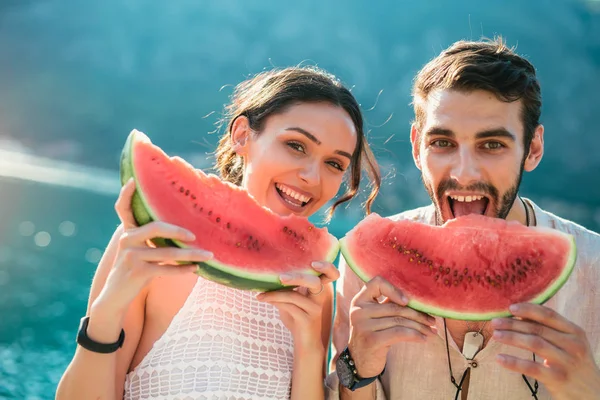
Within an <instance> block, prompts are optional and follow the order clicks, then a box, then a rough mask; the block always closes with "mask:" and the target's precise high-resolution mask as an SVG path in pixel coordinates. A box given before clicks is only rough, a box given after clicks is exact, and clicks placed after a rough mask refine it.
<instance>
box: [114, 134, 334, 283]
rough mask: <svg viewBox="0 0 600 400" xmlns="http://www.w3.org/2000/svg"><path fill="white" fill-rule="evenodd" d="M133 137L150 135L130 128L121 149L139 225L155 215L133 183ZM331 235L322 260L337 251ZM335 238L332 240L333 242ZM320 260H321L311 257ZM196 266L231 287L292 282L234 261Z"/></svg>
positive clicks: (124, 180)
mask: <svg viewBox="0 0 600 400" xmlns="http://www.w3.org/2000/svg"><path fill="white" fill-rule="evenodd" d="M135 141H148V142H150V139H149V138H148V137H147V136H146V135H145V134H143V133H142V132H139V131H137V130H133V131H132V132H131V133H130V134H129V136H128V138H127V141H126V142H125V146H124V148H123V151H122V153H121V160H120V164H121V184H122V185H125V183H127V181H129V179H131V178H133V179H134V181H135V182H136V191H135V192H134V194H133V197H132V201H131V211H132V214H133V217H134V219H135V221H136V223H137V224H138V225H139V226H142V225H145V224H148V223H150V222H152V221H156V220H157V218H156V216H155V215H153V213H152V210H151V207H149V206H148V202H147V201H146V200H145V198H144V193H143V190H142V189H141V188H140V186H139V185H138V183H137V177H136V174H135V169H134V168H133V154H132V152H133V144H134V142H135ZM331 239H332V246H331V248H330V250H329V252H328V253H327V256H326V257H325V260H324V261H328V262H333V261H335V259H336V258H337V256H338V253H339V249H340V247H339V242H338V241H337V239H335V241H334V240H333V239H334V238H333V237H331ZM152 242H153V243H154V244H155V245H157V246H159V247H169V246H176V247H180V248H188V247H189V246H187V245H186V244H184V243H183V242H180V241H178V240H171V239H163V238H155V239H153V240H152ZM333 242H335V243H333ZM315 261H323V260H315ZM197 264H198V268H197V269H196V274H197V275H199V276H201V277H203V278H205V279H208V280H211V281H213V282H217V283H221V284H224V285H226V286H230V287H235V288H237V289H242V290H250V291H256V292H266V291H272V290H279V289H285V288H292V287H293V286H288V285H284V284H282V283H281V281H280V278H279V275H280V274H279V273H276V274H257V273H248V272H245V271H244V270H243V269H242V268H239V267H236V266H234V265H228V264H224V263H221V262H219V261H214V260H210V261H205V262H202V263H197ZM300 272H304V273H307V274H312V275H320V274H319V273H318V272H317V271H315V270H314V269H312V268H307V269H306V270H304V271H300Z"/></svg>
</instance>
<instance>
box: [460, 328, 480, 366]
mask: <svg viewBox="0 0 600 400" xmlns="http://www.w3.org/2000/svg"><path fill="white" fill-rule="evenodd" d="M482 347H483V335H482V334H481V333H479V332H467V334H466V335H465V341H464V343H463V351H462V353H463V355H464V356H465V358H466V359H467V360H472V359H473V357H475V355H476V354H477V353H479V350H481V348H482Z"/></svg>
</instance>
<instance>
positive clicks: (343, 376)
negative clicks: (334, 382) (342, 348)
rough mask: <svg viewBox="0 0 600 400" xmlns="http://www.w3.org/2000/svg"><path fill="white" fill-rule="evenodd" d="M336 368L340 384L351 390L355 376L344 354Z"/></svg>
mask: <svg viewBox="0 0 600 400" xmlns="http://www.w3.org/2000/svg"><path fill="white" fill-rule="evenodd" d="M335 366H336V368H335V369H336V372H337V376H338V378H339V380H340V383H341V384H342V385H344V386H345V387H347V388H350V387H351V386H352V384H353V383H354V374H353V373H352V369H351V367H350V365H348V363H347V361H346V360H345V359H344V355H343V353H342V355H341V356H340V357H339V358H338V360H337V362H336V363H335Z"/></svg>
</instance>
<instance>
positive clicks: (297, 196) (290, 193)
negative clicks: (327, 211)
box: [277, 183, 311, 203]
mask: <svg viewBox="0 0 600 400" xmlns="http://www.w3.org/2000/svg"><path fill="white" fill-rule="evenodd" d="M277 189H279V190H281V191H282V192H283V193H285V194H287V195H288V196H290V197H293V198H294V199H296V200H299V201H301V202H303V203H308V202H309V201H310V199H311V198H310V197H308V196H304V195H302V194H300V193H298V192H295V191H293V190H292V189H290V188H289V187H287V186H283V185H282V184H279V183H278V184H277Z"/></svg>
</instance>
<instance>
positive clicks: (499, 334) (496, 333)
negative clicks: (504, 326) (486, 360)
mask: <svg viewBox="0 0 600 400" xmlns="http://www.w3.org/2000/svg"><path fill="white" fill-rule="evenodd" d="M503 336H504V332H500V331H494V338H496V339H501V338H502V337H503Z"/></svg>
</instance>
